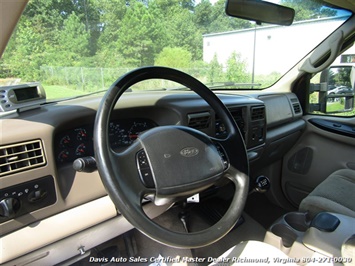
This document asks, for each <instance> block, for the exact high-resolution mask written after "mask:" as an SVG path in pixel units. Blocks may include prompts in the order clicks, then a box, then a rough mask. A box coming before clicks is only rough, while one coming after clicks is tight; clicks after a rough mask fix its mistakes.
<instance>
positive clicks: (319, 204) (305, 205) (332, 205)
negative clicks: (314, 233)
mask: <svg viewBox="0 0 355 266" xmlns="http://www.w3.org/2000/svg"><path fill="white" fill-rule="evenodd" d="M299 210H300V211H308V212H309V214H310V216H311V218H313V217H314V216H315V215H316V214H318V213H319V212H323V211H326V212H334V213H339V214H344V215H347V216H351V217H355V171H354V170H351V169H341V170H338V171H335V172H334V173H332V174H331V175H330V176H328V177H327V178H326V179H325V180H324V181H323V182H322V183H320V184H319V185H318V186H317V187H316V188H315V189H314V190H313V191H312V192H311V193H310V194H309V195H308V196H307V197H306V198H304V199H303V200H302V202H301V204H300V207H299Z"/></svg>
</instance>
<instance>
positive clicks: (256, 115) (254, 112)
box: [251, 106, 265, 121]
mask: <svg viewBox="0 0 355 266" xmlns="http://www.w3.org/2000/svg"><path fill="white" fill-rule="evenodd" d="M264 118H265V107H264V106H257V107H252V108H251V120H252V121H255V120H262V119H264Z"/></svg>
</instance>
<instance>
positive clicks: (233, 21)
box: [208, 0, 252, 33]
mask: <svg viewBox="0 0 355 266" xmlns="http://www.w3.org/2000/svg"><path fill="white" fill-rule="evenodd" d="M224 10H225V1H224V0H218V1H217V2H216V3H215V4H214V5H213V8H212V13H211V24H210V26H209V28H208V32H209V33H211V32H221V31H231V30H238V29H248V28H251V27H252V24H251V23H250V22H249V21H248V20H244V19H238V18H234V17H230V16H227V15H226V13H225V11H224Z"/></svg>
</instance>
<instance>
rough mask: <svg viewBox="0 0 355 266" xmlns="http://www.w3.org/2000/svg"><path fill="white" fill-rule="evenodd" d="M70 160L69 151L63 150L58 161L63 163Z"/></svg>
mask: <svg viewBox="0 0 355 266" xmlns="http://www.w3.org/2000/svg"><path fill="white" fill-rule="evenodd" d="M69 159H70V152H69V151H68V150H62V151H61V152H60V153H59V155H58V161H59V162H61V163H65V162H68V161H69Z"/></svg>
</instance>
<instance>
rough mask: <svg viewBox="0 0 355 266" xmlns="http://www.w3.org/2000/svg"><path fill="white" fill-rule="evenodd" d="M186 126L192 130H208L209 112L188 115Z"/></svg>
mask: <svg viewBox="0 0 355 266" xmlns="http://www.w3.org/2000/svg"><path fill="white" fill-rule="evenodd" d="M187 119H188V126H189V127H192V128H194V129H204V128H208V127H209V125H210V120H211V115H210V113H209V112H202V113H195V114H188V115H187Z"/></svg>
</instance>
